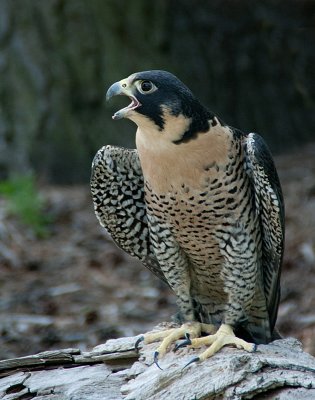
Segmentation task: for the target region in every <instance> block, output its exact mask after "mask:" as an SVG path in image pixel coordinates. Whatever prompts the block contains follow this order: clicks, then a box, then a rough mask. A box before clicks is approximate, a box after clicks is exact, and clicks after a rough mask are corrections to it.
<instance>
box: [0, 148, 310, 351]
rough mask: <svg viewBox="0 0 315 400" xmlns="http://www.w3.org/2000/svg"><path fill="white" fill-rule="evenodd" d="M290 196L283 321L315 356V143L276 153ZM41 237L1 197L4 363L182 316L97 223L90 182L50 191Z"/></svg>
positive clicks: (0, 344) (45, 190) (283, 328)
mask: <svg viewBox="0 0 315 400" xmlns="http://www.w3.org/2000/svg"><path fill="white" fill-rule="evenodd" d="M276 163H277V166H278V170H279V174H280V178H281V182H282V186H283V191H284V197H285V201H286V214H287V215H286V251H285V257H284V264H283V273H282V301H281V305H280V309H279V317H278V327H279V330H280V332H281V333H282V334H283V335H284V336H295V337H297V338H299V339H300V340H301V341H302V342H303V345H304V349H305V350H306V351H308V352H310V353H312V354H314V355H315V290H314V289H315V143H314V144H313V145H309V146H307V147H305V148H303V149H300V150H297V151H295V152H294V153H292V154H289V155H284V156H280V157H277V158H276ZM41 195H42V196H43V198H44V199H45V201H46V212H47V213H48V214H49V215H50V216H51V217H52V218H53V223H52V224H51V225H50V227H49V235H48V236H47V237H46V238H44V239H38V238H36V237H35V236H34V234H33V233H32V231H31V230H30V229H29V228H27V227H26V226H24V225H23V224H22V223H21V222H20V221H19V220H18V219H17V218H16V217H13V216H11V215H10V214H9V213H8V211H7V204H6V201H5V200H4V199H0V284H1V291H0V359H4V358H10V357H16V356H23V355H27V354H34V353H36V352H39V351H44V350H48V349H55V348H66V347H79V348H80V349H82V350H85V349H87V348H91V347H92V346H95V345H97V344H100V343H103V342H104V341H106V339H108V338H115V337H119V336H123V335H126V336H128V335H134V334H138V333H141V332H145V331H147V330H149V329H150V328H152V327H154V326H155V325H157V324H158V323H160V322H162V321H169V320H170V319H171V316H172V315H174V314H175V313H176V306H175V298H174V296H173V295H172V293H171V292H170V291H169V289H168V288H167V287H166V286H165V285H164V284H163V283H161V282H159V280H158V279H157V278H155V277H154V276H153V275H152V274H151V273H150V272H149V271H147V270H146V269H145V267H143V266H142V265H140V264H139V263H138V262H136V261H135V260H133V259H131V258H130V257H128V256H127V255H125V254H124V253H123V252H122V251H120V250H119V249H118V248H117V247H116V246H115V244H113V243H112V242H111V240H110V238H109V237H108V235H107V233H106V232H105V231H104V230H103V229H102V228H101V227H100V226H99V225H98V222H97V220H96V217H95V215H94V211H93V207H92V201H91V197H90V193H89V187H88V184H86V185H84V186H83V185H82V186H75V187H42V188H41Z"/></svg>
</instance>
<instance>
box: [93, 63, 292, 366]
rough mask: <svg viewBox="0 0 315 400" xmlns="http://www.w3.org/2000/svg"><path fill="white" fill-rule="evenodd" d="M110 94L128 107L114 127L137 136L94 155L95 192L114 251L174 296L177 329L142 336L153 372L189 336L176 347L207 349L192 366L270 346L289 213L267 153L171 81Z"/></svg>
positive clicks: (258, 140) (154, 74)
mask: <svg viewBox="0 0 315 400" xmlns="http://www.w3.org/2000/svg"><path fill="white" fill-rule="evenodd" d="M116 95H124V96H127V97H129V98H130V99H131V103H130V104H129V105H128V106H127V107H125V108H123V109H121V110H119V111H117V112H116V113H115V114H114V115H113V119H114V120H119V119H121V118H128V119H130V120H131V121H133V122H134V123H135V124H136V125H137V126H138V129H137V132H136V147H137V148H136V149H133V150H129V149H125V148H120V147H114V146H104V147H103V148H101V149H100V150H99V151H98V152H97V154H96V156H95V158H94V161H93V165H92V177H91V190H92V196H93V202H94V208H95V213H96V216H97V218H98V220H99V222H100V223H101V225H102V226H103V227H105V228H106V230H107V231H108V232H109V233H110V235H111V236H112V238H113V240H114V241H115V242H116V243H117V245H118V246H120V247H121V248H122V249H124V250H125V251H126V252H127V253H129V254H131V255H132V256H134V257H136V258H138V259H139V260H140V261H141V262H142V263H143V264H144V265H145V266H146V267H147V268H149V269H150V270H151V271H152V272H153V273H155V274H156V275H157V276H158V277H159V278H160V279H162V280H163V281H164V282H166V283H167V284H168V285H169V287H170V288H171V289H172V291H173V292H174V293H175V295H176V296H177V303H178V307H179V311H180V315H181V318H182V322H183V324H182V326H181V327H180V328H174V329H170V330H166V331H162V332H158V333H151V334H146V335H144V336H143V337H142V339H143V340H144V341H145V342H146V343H151V342H154V341H159V340H161V341H162V342H161V344H160V345H159V347H158V348H157V351H156V352H155V361H156V363H157V360H158V357H159V356H162V355H163V354H164V353H165V352H166V350H167V348H168V347H169V345H170V344H171V343H173V342H175V341H177V340H179V339H180V338H184V337H185V338H186V340H185V341H184V342H182V343H180V345H177V348H178V347H181V346H182V345H190V346H192V347H193V348H198V347H201V346H204V345H206V346H208V347H207V350H205V351H204V352H203V353H201V354H200V355H199V356H198V357H195V358H194V359H193V360H192V361H202V360H204V359H206V358H207V357H210V356H211V355H213V354H214V353H216V352H217V351H218V350H220V349H221V348H222V347H223V346H225V345H235V346H236V347H237V348H243V349H245V350H247V351H249V352H251V351H254V350H255V348H256V344H261V343H268V342H270V341H271V340H273V339H274V338H275V337H276V331H275V322H276V318H277V311H278V305H279V298H280V284H279V280H280V270H281V263H282V255H283V245H284V203H283V198H282V193H281V187H280V182H279V178H278V175H277V171H276V168H275V165H274V162H273V159H272V156H271V154H270V151H269V149H268V147H267V145H266V143H265V142H264V140H263V139H262V137H261V136H259V135H258V134H256V133H243V132H242V131H240V130H238V129H235V128H232V127H230V126H228V125H227V124H225V123H224V122H223V120H221V119H220V118H219V117H218V116H216V115H215V114H214V113H212V112H211V111H209V110H208V109H207V108H206V107H204V106H203V105H202V104H201V103H200V102H199V100H198V99H197V98H196V97H195V96H194V95H193V93H192V92H191V91H190V90H189V89H188V87H187V86H185V85H184V84H183V83H182V82H181V81H180V80H179V79H178V78H176V77H175V76H174V75H173V74H171V73H169V72H166V71H159V70H153V71H144V72H138V73H134V74H132V75H130V76H129V77H128V78H126V79H123V80H121V81H119V82H116V83H114V84H113V85H112V86H111V87H110V88H109V89H108V91H107V99H110V98H111V97H113V96H116ZM202 334H203V336H202ZM204 334H205V336H204ZM201 336H202V337H201Z"/></svg>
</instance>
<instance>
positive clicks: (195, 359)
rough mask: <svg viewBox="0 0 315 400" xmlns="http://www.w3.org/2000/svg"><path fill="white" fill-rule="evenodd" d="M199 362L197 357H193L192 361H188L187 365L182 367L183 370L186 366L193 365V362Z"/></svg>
mask: <svg viewBox="0 0 315 400" xmlns="http://www.w3.org/2000/svg"><path fill="white" fill-rule="evenodd" d="M199 361H200V358H199V357H195V358H193V359H192V360H190V361H189V363H187V364H186V365H185V366H184V367H183V369H185V368H186V367H188V365H190V364H193V363H195V362H199Z"/></svg>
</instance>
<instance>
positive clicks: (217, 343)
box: [185, 324, 257, 367]
mask: <svg viewBox="0 0 315 400" xmlns="http://www.w3.org/2000/svg"><path fill="white" fill-rule="evenodd" d="M188 344H189V345H190V347H193V348H199V347H201V346H204V345H206V346H209V345H210V347H209V348H208V349H207V350H206V351H204V352H203V353H201V354H200V355H199V356H198V357H195V358H193V359H192V360H191V361H190V362H189V363H188V364H186V366H185V367H187V366H188V365H190V364H192V363H194V362H198V361H204V360H206V359H207V358H209V357H211V356H213V355H214V354H215V353H217V352H218V351H219V350H220V349H222V347H223V346H226V345H229V344H232V345H235V346H236V347H237V348H238V349H244V350H246V351H248V352H250V353H252V352H254V351H256V348H257V346H256V345H255V344H254V343H248V342H245V340H243V339H239V338H238V337H236V336H235V334H234V332H233V329H232V327H231V326H230V325H225V324H222V325H221V326H220V328H219V329H218V331H217V333H215V334H214V335H210V336H205V337H202V338H195V339H191V340H190V343H188Z"/></svg>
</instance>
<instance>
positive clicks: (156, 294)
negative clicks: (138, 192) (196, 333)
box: [0, 0, 315, 358]
mask: <svg viewBox="0 0 315 400" xmlns="http://www.w3.org/2000/svg"><path fill="white" fill-rule="evenodd" d="M314 34H315V1H313V0H308V1H306V0H295V1H293V0H291V1H290V0H286V1H284V0H283V1H275V0H274V1H271V0H270V1H260V2H252V1H250V0H248V1H245V0H243V1H241V0H239V1H236V0H212V1H211V2H210V1H209V2H204V1H194V0H177V1H175V0H157V1H155V2H148V1H146V0H133V1H132V2H130V1H129V2H128V1H123V0H106V1H103V0H91V1H89V2H87V1H84V0H46V1H40V0H15V1H14V2H13V1H10V0H0V73H1V79H0V285H1V289H0V358H8V357H14V356H19V355H26V354H31V353H35V352H38V351H43V350H47V349H51V348H64V347H74V346H79V347H80V348H81V349H83V350H84V349H86V348H90V347H91V346H94V345H96V344H99V343H101V342H103V341H105V340H106V339H107V338H111V337H117V336H121V335H134V334H138V333H140V332H143V331H146V330H148V329H150V328H152V327H153V326H154V325H156V324H157V323H159V322H161V321H166V320H170V317H171V315H172V314H174V313H175V312H176V307H175V301H174V297H173V296H172V294H171V293H170V292H169V291H168V289H167V288H166V287H165V286H164V285H163V284H162V283H160V282H159V281H158V280H157V279H156V278H155V277H153V276H152V275H151V274H150V273H149V272H148V271H146V270H145V268H144V267H142V266H140V265H139V264H138V263H137V262H136V261H134V260H132V259H131V258H129V257H128V256H126V255H125V254H123V253H122V252H121V251H119V250H118V249H117V248H116V247H115V245H113V244H112V242H111V241H110V238H109V237H108V236H107V234H106V232H104V230H102V229H101V227H99V226H98V222H97V220H96V218H95V216H94V213H93V207H92V201H91V197H90V193H89V176H90V166H91V162H92V159H93V156H94V154H95V152H96V151H97V149H98V148H100V147H101V146H102V145H104V144H117V145H123V146H128V147H134V133H135V126H134V125H133V124H132V123H131V122H129V121H119V122H113V121H112V119H111V115H112V113H113V112H114V111H115V110H117V109H118V108H119V107H120V106H118V103H119V102H120V101H121V104H125V103H126V101H124V100H126V99H118V100H115V101H114V100H113V102H111V104H108V105H105V102H104V95H105V92H106V89H107V88H108V87H109V86H110V84H112V83H113V82H115V81H117V80H120V79H122V78H125V77H127V76H128V75H130V74H131V73H133V72H136V71H141V70H148V69H165V70H169V71H171V72H173V73H174V74H175V75H177V76H178V77H179V78H180V79H181V80H182V81H184V82H185V83H186V84H187V85H188V86H189V87H190V88H191V89H192V91H193V92H194V93H195V94H196V95H197V97H198V98H199V99H200V100H201V101H202V102H203V103H204V104H205V105H207V106H208V108H210V109H211V110H212V111H214V112H215V113H217V114H218V115H219V116H220V117H221V118H222V119H223V120H224V121H225V122H227V123H228V124H230V125H232V126H236V127H238V128H240V129H242V130H244V131H255V132H258V133H260V134H261V135H262V136H263V137H264V138H265V139H266V141H267V142H268V144H269V146H270V148H271V150H272V152H273V154H274V155H275V160H276V164H277V167H278V170H279V175H280V178H281V182H282V185H283V191H284V196H285V200H286V210H287V238H286V253H285V258H284V267H283V277H282V302H281V306H280V310H279V320H278V321H279V328H280V331H281V332H282V333H283V335H284V336H288V335H293V336H295V337H298V338H299V339H300V340H302V342H303V344H304V347H305V349H306V350H307V351H309V352H311V353H312V354H315V290H314V289H315V67H314V66H315V41H314V39H315V35H314Z"/></svg>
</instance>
